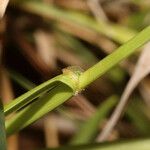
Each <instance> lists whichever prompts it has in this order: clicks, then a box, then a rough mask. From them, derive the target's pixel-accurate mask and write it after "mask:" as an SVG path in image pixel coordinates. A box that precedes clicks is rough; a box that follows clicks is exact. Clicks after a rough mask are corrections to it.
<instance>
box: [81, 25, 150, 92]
mask: <svg viewBox="0 0 150 150" xmlns="http://www.w3.org/2000/svg"><path fill="white" fill-rule="evenodd" d="M149 40H150V26H148V27H147V28H145V29H144V30H143V31H141V32H140V33H139V34H137V35H136V36H135V37H134V38H132V39H131V40H129V41H128V42H127V43H126V44H124V45H122V46H121V47H119V48H118V49H117V50H116V51H115V52H113V53H112V54H110V55H109V56H107V57H106V58H104V59H103V60H102V61H100V62H99V63H97V64H96V65H94V66H93V67H91V68H90V69H88V70H87V71H85V72H84V73H83V74H82V75H81V76H80V78H79V89H81V90H82V89H84V88H85V87H86V86H88V85H89V84H90V83H92V82H93V81H95V80H96V79H97V78H99V77H100V76H101V75H103V74H104V73H105V72H106V71H108V70H110V69H111V68H112V67H113V66H115V65H116V64H118V63H119V62H120V61H121V60H123V59H125V58H127V57H128V56H129V55H131V54H132V53H133V52H135V50H136V49H137V48H139V47H141V46H142V45H143V44H145V43H146V42H148V41H149Z"/></svg>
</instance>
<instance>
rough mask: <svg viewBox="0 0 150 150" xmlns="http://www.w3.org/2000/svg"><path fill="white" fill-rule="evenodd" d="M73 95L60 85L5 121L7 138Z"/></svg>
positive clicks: (66, 87)
mask: <svg viewBox="0 0 150 150" xmlns="http://www.w3.org/2000/svg"><path fill="white" fill-rule="evenodd" d="M73 94H74V93H73V91H72V89H71V88H70V87H69V86H67V85H66V84H63V83H61V84H60V85H59V86H57V87H55V88H54V89H53V90H51V91H50V92H48V93H47V94H45V95H44V96H43V97H41V98H39V100H37V101H35V102H33V103H32V104H30V105H29V106H27V107H26V108H25V109H23V110H21V111H20V112H18V113H17V114H16V115H15V116H14V117H13V118H12V119H9V120H8V121H6V133H7V136H9V135H11V134H13V133H16V132H18V131H19V130H21V129H23V128H24V127H26V126H28V125H30V124H31V123H33V122H34V121H36V120H37V119H39V118H41V117H42V116H43V115H45V114H46V113H48V112H49V111H51V110H53V109H54V108H56V107H57V106H59V105H61V104H62V103H64V102H65V101H66V100H67V99H69V98H70V97H72V95H73Z"/></svg>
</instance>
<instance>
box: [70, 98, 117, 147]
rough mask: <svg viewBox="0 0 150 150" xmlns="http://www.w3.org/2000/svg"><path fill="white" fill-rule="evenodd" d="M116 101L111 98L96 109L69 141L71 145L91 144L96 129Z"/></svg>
mask: <svg viewBox="0 0 150 150" xmlns="http://www.w3.org/2000/svg"><path fill="white" fill-rule="evenodd" d="M117 99H118V98H117V97H116V96H112V97H110V98H108V99H107V100H106V101H104V102H103V103H102V104H101V105H100V106H99V108H97V111H96V112H95V114H94V115H93V116H92V117H91V118H90V119H89V120H87V121H86V122H85V123H84V125H83V126H82V127H81V129H80V130H79V131H78V134H77V135H76V136H75V137H74V138H73V140H72V141H71V144H86V143H89V142H91V141H92V139H94V137H95V134H96V132H97V130H98V127H99V126H100V125H101V123H102V122H103V121H104V119H105V118H106V117H107V115H108V113H109V112H110V111H111V109H112V108H113V107H114V106H115V104H116V103H117Z"/></svg>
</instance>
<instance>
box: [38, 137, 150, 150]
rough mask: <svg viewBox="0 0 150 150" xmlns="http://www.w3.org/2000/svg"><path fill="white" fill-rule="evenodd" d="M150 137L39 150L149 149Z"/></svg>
mask: <svg viewBox="0 0 150 150" xmlns="http://www.w3.org/2000/svg"><path fill="white" fill-rule="evenodd" d="M149 143H150V139H141V140H130V141H125V142H113V143H111V142H109V143H102V144H90V145H79V146H65V147H60V148H47V149H44V148H43V149H40V150H149V149H150V144H149Z"/></svg>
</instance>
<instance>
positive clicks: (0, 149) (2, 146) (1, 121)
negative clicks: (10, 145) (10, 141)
mask: <svg viewBox="0 0 150 150" xmlns="http://www.w3.org/2000/svg"><path fill="white" fill-rule="evenodd" d="M6 149H7V148H6V132H5V118H4V111H3V105H2V103H1V101H0V150H6Z"/></svg>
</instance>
